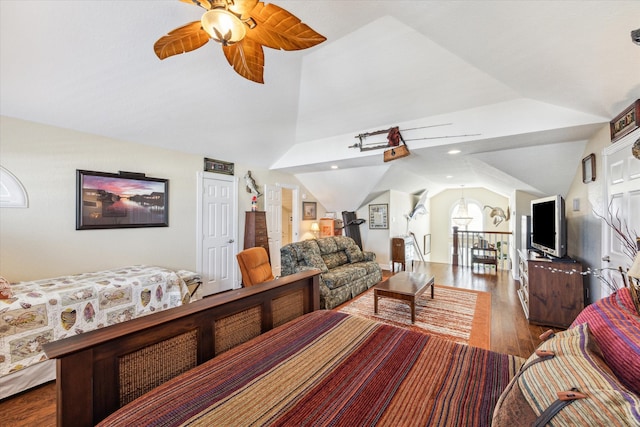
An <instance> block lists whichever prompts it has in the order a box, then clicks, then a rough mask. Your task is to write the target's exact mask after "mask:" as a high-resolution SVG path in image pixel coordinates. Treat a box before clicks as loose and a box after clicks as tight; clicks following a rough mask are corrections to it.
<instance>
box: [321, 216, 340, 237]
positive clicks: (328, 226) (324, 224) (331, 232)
mask: <svg viewBox="0 0 640 427" xmlns="http://www.w3.org/2000/svg"><path fill="white" fill-rule="evenodd" d="M319 225H320V237H328V236H341V235H342V220H341V219H333V218H320V224H319Z"/></svg>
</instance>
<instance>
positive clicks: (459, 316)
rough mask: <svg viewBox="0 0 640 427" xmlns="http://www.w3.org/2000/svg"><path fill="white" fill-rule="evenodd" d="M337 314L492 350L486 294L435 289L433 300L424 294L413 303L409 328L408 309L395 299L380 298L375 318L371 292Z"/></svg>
mask: <svg viewBox="0 0 640 427" xmlns="http://www.w3.org/2000/svg"><path fill="white" fill-rule="evenodd" d="M336 310H337V311H341V312H343V313H349V314H353V315H356V316H360V317H366V318H368V319H374V320H377V321H379V322H383V323H388V324H390V325H394V326H400V327H402V328H409V329H413V330H416V331H422V332H427V333H429V334H431V335H437V336H439V337H442V338H444V339H447V340H450V341H455V342H458V343H462V344H467V345H472V346H474V347H480V348H484V349H487V350H489V349H490V348H491V294H490V293H489V292H480V291H473V290H469V289H461V288H453V287H450V286H441V285H436V287H435V298H434V299H431V291H430V290H427V291H426V292H425V293H424V294H422V295H421V296H420V297H418V299H417V300H416V322H415V323H414V324H411V309H410V308H409V305H408V304H407V303H404V302H402V301H399V300H396V299H392V298H379V299H378V314H374V313H373V288H372V289H369V290H368V291H366V292H364V293H363V294H362V295H360V296H358V297H357V298H355V299H353V300H351V301H349V302H347V303H345V304H343V305H342V306H340V307H337V308H336Z"/></svg>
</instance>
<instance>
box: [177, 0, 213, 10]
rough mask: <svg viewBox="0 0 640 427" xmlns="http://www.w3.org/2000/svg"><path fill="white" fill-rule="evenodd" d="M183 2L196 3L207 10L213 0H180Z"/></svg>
mask: <svg viewBox="0 0 640 427" xmlns="http://www.w3.org/2000/svg"><path fill="white" fill-rule="evenodd" d="M180 1H181V2H183V3H189V4H194V5H196V6H200V7H201V8H203V9H206V10H210V9H211V7H212V6H211V2H210V1H208V0H180Z"/></svg>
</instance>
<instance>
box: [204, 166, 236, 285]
mask: <svg viewBox="0 0 640 427" xmlns="http://www.w3.org/2000/svg"><path fill="white" fill-rule="evenodd" d="M205 179H217V180H219V181H227V182H231V183H233V212H232V213H231V217H232V218H235V222H236V224H239V221H238V182H239V181H238V177H236V176H228V175H222V174H216V173H212V172H205V171H198V172H197V175H196V194H197V196H196V272H198V274H203V271H202V267H203V266H202V240H203V238H204V237H203V236H204V230H203V217H202V207H203V203H202V197H203V194H204V180H205ZM232 247H233V253H234V254H237V253H238V226H236V227H234V228H233V243H232ZM230 259H233V257H231V258H230ZM229 271H233V288H234V289H238V288H240V287H241V286H242V285H241V280H240V273H239V272H240V270H239V267H238V266H237V264H235V265H233V266H230V270H229Z"/></svg>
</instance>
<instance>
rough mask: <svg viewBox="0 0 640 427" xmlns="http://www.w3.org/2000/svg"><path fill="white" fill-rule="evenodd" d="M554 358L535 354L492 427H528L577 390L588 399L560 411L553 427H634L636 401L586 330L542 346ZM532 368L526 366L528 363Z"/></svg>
mask: <svg viewBox="0 0 640 427" xmlns="http://www.w3.org/2000/svg"><path fill="white" fill-rule="evenodd" d="M539 349H542V350H548V351H551V352H553V353H554V356H553V357H551V358H548V359H546V360H542V361H540V362H536V361H537V360H539V359H540V358H539V357H538V356H537V355H536V354H535V353H534V354H533V355H532V356H531V357H530V358H529V359H528V360H527V362H526V363H525V364H524V365H523V370H522V371H521V372H520V373H519V374H518V375H517V376H516V377H515V378H514V379H513V380H512V381H511V383H509V385H508V386H507V388H506V389H505V391H504V393H503V394H502V396H500V399H499V400H498V403H497V404H496V408H495V410H494V414H493V422H492V426H494V427H498V426H514V425H531V424H532V423H533V422H534V421H535V420H536V418H537V417H539V416H540V415H541V414H542V413H543V412H544V411H545V409H547V408H549V406H551V405H552V404H553V403H554V402H555V401H556V400H557V399H558V395H557V392H561V391H569V390H571V389H572V388H574V387H575V388H576V389H577V391H578V392H580V393H582V394H584V395H586V398H584V399H576V400H574V401H573V402H571V403H570V404H568V405H567V406H565V407H563V408H562V409H561V410H560V411H559V412H558V413H557V414H556V415H555V416H554V417H553V419H552V424H553V425H638V423H640V397H639V396H637V395H635V394H634V393H633V392H632V391H630V390H629V389H627V388H625V387H624V385H622V384H621V383H620V382H619V381H618V379H617V378H616V376H615V375H614V374H613V372H612V371H611V370H610V369H609V367H608V366H607V365H606V364H605V362H604V360H603V359H602V357H601V353H600V349H599V347H598V345H597V343H596V341H595V340H594V339H593V337H592V336H591V334H590V332H589V327H588V325H587V324H581V325H579V326H577V327H576V328H573V329H569V330H567V331H564V332H560V333H558V334H556V336H555V337H554V338H551V339H550V340H549V341H546V342H544V343H542V344H541V345H540V348H539ZM532 362H534V363H533V364H531V365H529V364H530V363H532Z"/></svg>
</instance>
